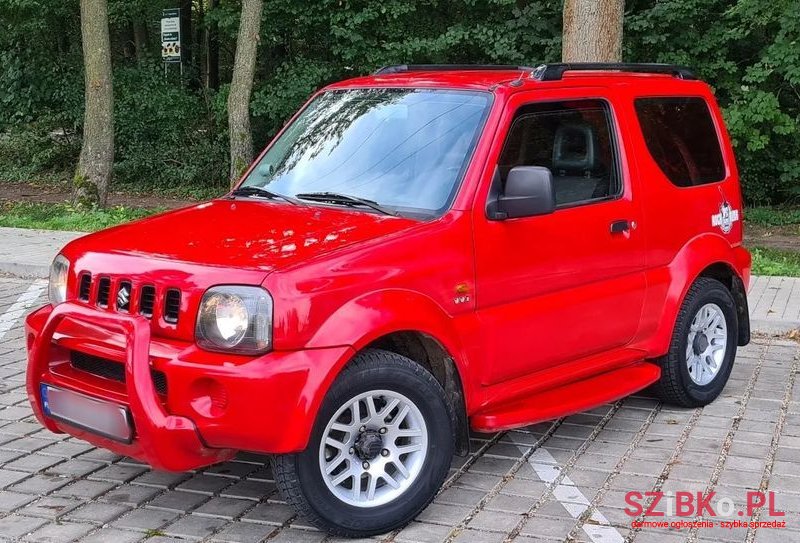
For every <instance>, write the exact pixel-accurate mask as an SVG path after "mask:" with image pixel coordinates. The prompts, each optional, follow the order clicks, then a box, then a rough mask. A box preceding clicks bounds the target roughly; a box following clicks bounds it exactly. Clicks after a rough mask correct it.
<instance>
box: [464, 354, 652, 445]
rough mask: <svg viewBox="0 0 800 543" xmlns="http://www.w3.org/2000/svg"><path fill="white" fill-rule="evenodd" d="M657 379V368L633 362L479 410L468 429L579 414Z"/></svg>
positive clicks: (483, 429)
mask: <svg viewBox="0 0 800 543" xmlns="http://www.w3.org/2000/svg"><path fill="white" fill-rule="evenodd" d="M660 376H661V368H660V367H658V366H657V365H655V364H651V363H650V362H636V363H635V364H632V365H630V366H625V367H624V368H620V369H617V370H613V371H609V372H606V373H601V374H600V375H597V376H595V377H592V378H590V379H585V380H583V381H578V382H575V383H570V384H568V385H564V386H561V387H558V388H553V389H549V390H544V391H542V392H539V393H536V394H533V395H531V396H528V397H526V398H521V399H518V400H513V401H510V402H507V403H505V404H502V405H498V406H494V407H492V408H490V409H487V410H485V411H480V412H478V413H476V414H475V415H472V417H470V427H471V428H472V429H473V430H476V431H478V432H498V431H500V430H511V429H512V428H519V427H521V426H527V425H529V424H534V423H536V422H542V421H546V420H553V419H557V418H559V417H564V416H567V415H572V414H574V413H580V412H581V411H586V410H587V409H591V408H593V407H596V406H598V405H602V404H604V403H607V402H613V401H616V400H619V399H620V398H624V397H625V396H628V395H630V394H633V393H634V392H638V391H639V390H642V389H643V388H645V387H647V386H648V385H650V384H652V383H654V382H655V381H657V380H658V378H659V377H660Z"/></svg>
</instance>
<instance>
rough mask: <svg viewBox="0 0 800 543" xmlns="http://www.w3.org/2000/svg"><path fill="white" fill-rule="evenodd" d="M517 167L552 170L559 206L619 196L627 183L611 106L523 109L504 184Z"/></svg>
mask: <svg viewBox="0 0 800 543" xmlns="http://www.w3.org/2000/svg"><path fill="white" fill-rule="evenodd" d="M515 166H544V167H546V168H549V169H550V171H551V172H552V173H553V190H554V192H555V197H556V205H557V206H559V207H567V206H572V205H578V204H583V203H589V202H594V201H598V200H606V199H609V198H612V197H616V196H618V195H619V194H620V193H621V183H620V181H619V173H618V172H619V169H618V167H617V163H616V153H615V150H614V141H613V137H612V135H611V121H610V115H609V110H608V106H607V105H606V104H605V102H602V101H600V100H582V101H575V102H555V103H553V102H550V103H537V104H529V105H526V106H523V107H521V108H520V109H519V110H518V111H517V114H516V116H515V118H514V121H513V123H512V125H511V129H510V130H509V132H508V136H507V139H506V143H505V146H504V147H503V151H502V153H501V155H500V160H499V161H498V170H499V173H500V178H501V182H502V183H503V185H505V181H506V177H507V176H508V172H509V171H510V170H511V168H513V167H515Z"/></svg>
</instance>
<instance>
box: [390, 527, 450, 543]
mask: <svg viewBox="0 0 800 543" xmlns="http://www.w3.org/2000/svg"><path fill="white" fill-rule="evenodd" d="M449 533H450V527H449V526H442V525H441V524H430V523H427V522H412V523H411V524H409V525H408V526H406V527H405V528H403V529H402V530H401V531H400V533H399V534H397V537H396V538H395V541H400V542H403V543H406V542H407V543H412V542H413V543H434V542H435V543H438V542H440V541H444V540H445V539H446V538H447V535H448V534H449Z"/></svg>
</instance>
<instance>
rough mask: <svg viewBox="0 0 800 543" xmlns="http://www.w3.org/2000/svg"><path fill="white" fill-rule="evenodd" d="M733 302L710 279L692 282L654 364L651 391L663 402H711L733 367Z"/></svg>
mask: <svg viewBox="0 0 800 543" xmlns="http://www.w3.org/2000/svg"><path fill="white" fill-rule="evenodd" d="M737 319H738V317H737V312H736V302H735V301H734V299H733V296H732V295H731V293H730V291H729V290H728V289H727V288H726V287H725V285H723V284H722V283H720V282H719V281H717V280H715V279H710V278H707V277H701V278H699V279H698V280H697V281H695V282H694V284H692V286H691V287H690V288H689V292H688V294H687V295H686V298H685V299H684V301H683V305H681V308H680V311H679V312H678V319H677V321H676V322H675V329H674V331H673V333H672V341H671V343H670V347H669V353H667V355H666V356H665V357H663V358H662V359H661V360H660V363H661V378H660V379H659V381H658V382H657V383H656V386H655V388H656V392H657V393H658V394H659V396H661V398H662V399H663V400H664V401H667V402H669V403H673V404H677V405H680V406H683V407H700V406H704V405H707V404H709V403H711V402H712V401H714V399H716V397H717V396H719V394H720V393H721V392H722V389H723V388H725V384H726V383H727V382H728V377H729V376H730V374H731V370H732V369H733V361H734V358H735V357H736V345H737V344H738V338H737V333H738V329H739V326H738V320H737Z"/></svg>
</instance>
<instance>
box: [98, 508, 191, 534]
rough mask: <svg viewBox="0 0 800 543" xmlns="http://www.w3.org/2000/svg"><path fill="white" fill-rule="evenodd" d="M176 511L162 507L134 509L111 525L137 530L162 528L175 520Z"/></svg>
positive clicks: (145, 530)
mask: <svg viewBox="0 0 800 543" xmlns="http://www.w3.org/2000/svg"><path fill="white" fill-rule="evenodd" d="M177 517H178V513H176V512H175V511H165V510H162V509H135V510H133V511H131V512H130V513H128V514H127V515H125V516H123V517H121V518H119V519H117V520H115V521H114V522H113V523H112V526H114V527H116V528H127V529H129V530H139V531H142V532H147V531H151V530H158V529H159V528H163V527H164V526H165V525H166V524H168V523H169V522H171V521H173V520H175V519H176V518H177Z"/></svg>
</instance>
